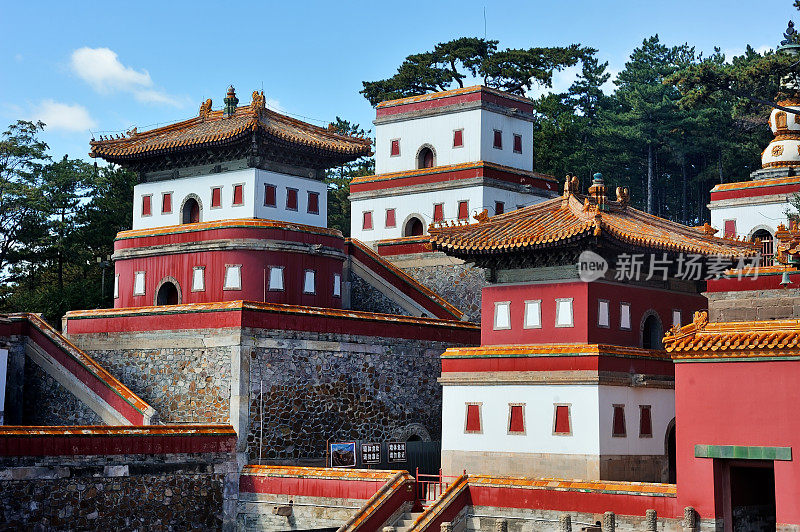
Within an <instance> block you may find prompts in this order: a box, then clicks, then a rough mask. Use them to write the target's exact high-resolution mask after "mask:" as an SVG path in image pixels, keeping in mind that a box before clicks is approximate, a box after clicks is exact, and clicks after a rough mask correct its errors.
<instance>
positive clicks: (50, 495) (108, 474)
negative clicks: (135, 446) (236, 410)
mask: <svg viewBox="0 0 800 532" xmlns="http://www.w3.org/2000/svg"><path fill="white" fill-rule="evenodd" d="M232 478H236V462H235V458H233V456H232V455H228V454H204V455H179V454H176V455H150V456H142V455H120V456H108V457H103V456H87V457H64V456H53V457H44V458H41V459H38V460H32V459H31V458H21V459H8V458H6V459H4V460H3V462H2V463H0V529H3V530H6V529H12V530H31V529H32V530H38V529H40V530H137V529H138V530H188V529H193V530H198V529H199V530H220V529H221V528H222V527H223V519H224V515H223V512H224V506H225V505H224V504H223V503H224V500H223V499H224V496H225V485H226V480H227V482H228V484H230V483H231V479H232ZM228 506H230V503H229V504H228ZM234 508H235V506H234ZM229 511H230V510H229ZM230 513H231V516H230V519H235V513H233V512H230Z"/></svg>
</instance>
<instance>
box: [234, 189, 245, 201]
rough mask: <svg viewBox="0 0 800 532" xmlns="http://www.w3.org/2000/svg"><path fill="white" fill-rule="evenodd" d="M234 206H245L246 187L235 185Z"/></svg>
mask: <svg viewBox="0 0 800 532" xmlns="http://www.w3.org/2000/svg"><path fill="white" fill-rule="evenodd" d="M233 204H234V205H244V185H233Z"/></svg>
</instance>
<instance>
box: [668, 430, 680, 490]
mask: <svg viewBox="0 0 800 532" xmlns="http://www.w3.org/2000/svg"><path fill="white" fill-rule="evenodd" d="M666 452H667V483H669V484H675V483H676V482H677V480H678V473H677V471H678V470H677V467H676V464H677V458H676V452H675V420H674V419H673V420H672V422H670V424H669V427H668V428H667V441H666Z"/></svg>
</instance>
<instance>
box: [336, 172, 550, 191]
mask: <svg viewBox="0 0 800 532" xmlns="http://www.w3.org/2000/svg"><path fill="white" fill-rule="evenodd" d="M435 169H436V167H434V170H435ZM476 177H485V178H487V179H494V180H497V181H504V182H506V183H515V184H519V185H530V186H533V187H536V188H538V189H541V190H555V189H556V185H555V184H554V183H553V182H552V181H550V180H548V179H543V178H538V177H532V176H528V175H523V174H517V173H514V172H508V171H506V170H500V169H497V168H491V167H488V166H478V167H475V168H466V169H463V170H453V171H447V172H432V173H430V174H422V175H411V176H408V177H398V178H395V179H377V180H375V181H367V182H362V183H351V184H350V192H351V193H356V192H369V191H372V190H386V189H389V188H400V187H410V186H414V185H427V184H431V183H446V182H449V181H459V180H462V179H472V178H476Z"/></svg>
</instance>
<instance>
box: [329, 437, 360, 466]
mask: <svg viewBox="0 0 800 532" xmlns="http://www.w3.org/2000/svg"><path fill="white" fill-rule="evenodd" d="M355 466H356V442H354V441H351V442H347V443H332V444H331V467H355Z"/></svg>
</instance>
